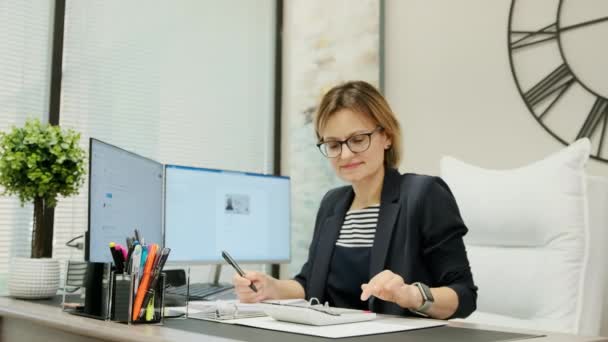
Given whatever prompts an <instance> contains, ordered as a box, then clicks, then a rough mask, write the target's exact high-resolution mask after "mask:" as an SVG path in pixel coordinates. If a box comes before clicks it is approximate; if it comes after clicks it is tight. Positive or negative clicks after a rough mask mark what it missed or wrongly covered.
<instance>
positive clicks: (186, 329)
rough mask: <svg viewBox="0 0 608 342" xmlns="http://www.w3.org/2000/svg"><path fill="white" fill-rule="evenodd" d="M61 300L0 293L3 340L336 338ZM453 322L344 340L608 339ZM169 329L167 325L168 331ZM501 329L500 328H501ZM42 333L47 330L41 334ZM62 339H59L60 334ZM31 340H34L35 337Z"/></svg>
mask: <svg viewBox="0 0 608 342" xmlns="http://www.w3.org/2000/svg"><path fill="white" fill-rule="evenodd" d="M59 302H60V300H58V299H54V300H38V301H23V300H16V299H12V298H7V297H0V319H1V322H2V326H1V329H0V340H2V338H6V340H10V339H9V338H10V337H19V339H21V340H23V338H26V340H27V337H26V336H29V337H31V336H38V338H39V337H40V336H44V337H45V338H46V340H48V341H66V340H65V338H66V337H68V335H69V337H70V338H71V339H69V340H70V341H116V340H123V341H133V342H157V341H159V342H160V341H178V340H179V341H182V342H190V341H201V340H204V341H218V342H219V341H222V342H226V341H283V340H288V341H290V342H300V341H335V339H327V338H321V337H313V336H306V335H296V334H289V333H283V332H277V331H270V330H264V329H256V328H250V327H245V326H235V325H231V324H222V323H214V322H207V321H200V320H193V319H166V320H165V322H164V325H162V326H161V325H148V324H140V325H134V326H128V325H126V324H121V323H111V322H103V321H99V320H94V319H88V318H84V317H80V316H74V315H70V314H68V313H65V312H61V309H60V308H59V307H58V305H59ZM448 324H449V326H447V327H440V328H431V329H423V330H414V331H406V332H398V333H389V334H382V336H378V335H370V336H360V337H352V338H342V339H340V341H376V340H378V339H381V340H382V341H404V340H405V341H473V342H476V341H506V340H509V339H510V340H522V339H524V340H525V339H527V338H531V337H534V336H539V337H537V338H535V339H531V340H530V341H535V342H536V341H538V342H543V341H552V342H566V341H568V342H589V341H606V339H605V338H601V337H583V336H575V335H570V334H561V333H546V336H541V335H539V334H535V333H520V331H521V330H518V329H509V328H502V329H499V328H496V327H486V326H481V325H477V324H471V323H463V322H449V323H448ZM167 328H169V329H167ZM498 330H502V331H498ZM42 333H46V334H48V336H46V335H41V334H42ZM59 337H61V338H59ZM32 340H33V339H32Z"/></svg>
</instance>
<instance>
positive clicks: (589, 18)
mask: <svg viewBox="0 0 608 342" xmlns="http://www.w3.org/2000/svg"><path fill="white" fill-rule="evenodd" d="M508 41H509V59H510V63H511V72H512V73H513V78H514V79H515V83H516V85H517V88H518V90H519V92H520V94H521V97H522V99H523V100H524V102H525V103H526V105H527V107H528V109H529V111H530V113H531V114H532V115H533V116H534V118H536V120H537V121H538V123H540V124H541V125H542V126H543V127H544V128H545V129H546V130H547V132H549V133H550V134H551V135H553V136H554V137H555V138H556V139H558V140H559V141H561V142H562V143H564V144H569V143H571V142H573V141H575V140H577V139H579V138H582V137H589V138H590V139H591V143H592V152H591V156H592V157H593V158H595V159H597V160H601V161H604V162H608V137H607V136H608V127H607V126H608V0H512V2H511V10H510V14H509V40H508Z"/></svg>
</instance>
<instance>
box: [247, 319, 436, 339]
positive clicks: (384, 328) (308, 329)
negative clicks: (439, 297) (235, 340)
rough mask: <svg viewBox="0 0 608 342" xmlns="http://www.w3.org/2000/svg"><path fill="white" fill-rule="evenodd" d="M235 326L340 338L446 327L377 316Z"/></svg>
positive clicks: (267, 321)
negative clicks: (325, 322)
mask: <svg viewBox="0 0 608 342" xmlns="http://www.w3.org/2000/svg"><path fill="white" fill-rule="evenodd" d="M236 324H239V325H246V326H250V327H255V328H262V329H270V330H278V331H284V332H290V333H296V334H304V335H313V336H321V337H329V338H340V337H352V336H363V335H375V334H383V333H389V332H396V331H407V330H416V329H424V328H431V327H439V326H443V325H446V324H447V322H443V321H434V320H427V319H419V318H401V317H394V316H379V317H378V318H377V319H375V320H373V321H366V322H357V323H345V324H338V325H327V326H312V325H304V324H295V323H289V322H280V321H276V320H274V319H272V318H271V317H258V318H251V319H245V320H239V322H238V323H236Z"/></svg>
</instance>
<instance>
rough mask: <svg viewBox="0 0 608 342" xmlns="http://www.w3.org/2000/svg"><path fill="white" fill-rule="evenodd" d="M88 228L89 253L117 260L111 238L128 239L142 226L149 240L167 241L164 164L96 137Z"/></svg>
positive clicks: (92, 149)
mask: <svg viewBox="0 0 608 342" xmlns="http://www.w3.org/2000/svg"><path fill="white" fill-rule="evenodd" d="M89 148H90V149H89V231H88V232H87V234H86V236H87V238H86V241H85V259H86V260H87V261H90V262H100V263H101V262H104V263H109V262H112V256H111V254H110V249H109V247H108V244H109V243H110V242H116V243H120V244H122V245H124V244H125V238H126V237H127V236H133V230H134V229H136V228H137V229H138V230H139V232H140V233H141V236H143V239H144V240H145V243H147V244H150V243H157V244H159V245H160V246H163V244H162V242H163V233H162V227H163V226H162V222H163V220H162V210H163V204H162V201H163V165H162V164H161V163H158V162H156V161H154V160H151V159H148V158H145V157H142V156H140V155H138V154H135V153H132V152H129V151H126V150H123V149H121V148H118V147H116V146H112V145H110V144H107V143H105V142H102V141H100V140H97V139H93V138H91V140H90V145H89Z"/></svg>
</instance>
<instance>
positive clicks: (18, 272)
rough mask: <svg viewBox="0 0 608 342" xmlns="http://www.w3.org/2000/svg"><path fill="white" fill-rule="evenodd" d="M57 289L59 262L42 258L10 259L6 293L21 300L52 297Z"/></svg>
mask: <svg viewBox="0 0 608 342" xmlns="http://www.w3.org/2000/svg"><path fill="white" fill-rule="evenodd" d="M58 289H59V261H57V260H53V259H48V258H42V259H31V258H12V259H11V270H10V272H9V274H8V293H9V295H10V296H12V297H15V298H22V299H41V298H49V297H53V296H54V295H56V294H57V290H58Z"/></svg>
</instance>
